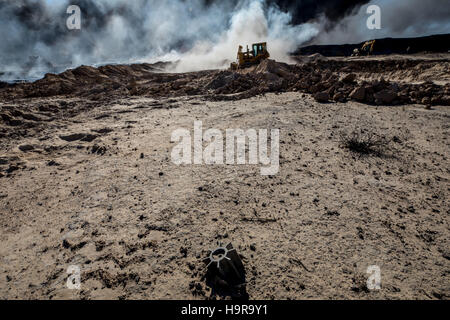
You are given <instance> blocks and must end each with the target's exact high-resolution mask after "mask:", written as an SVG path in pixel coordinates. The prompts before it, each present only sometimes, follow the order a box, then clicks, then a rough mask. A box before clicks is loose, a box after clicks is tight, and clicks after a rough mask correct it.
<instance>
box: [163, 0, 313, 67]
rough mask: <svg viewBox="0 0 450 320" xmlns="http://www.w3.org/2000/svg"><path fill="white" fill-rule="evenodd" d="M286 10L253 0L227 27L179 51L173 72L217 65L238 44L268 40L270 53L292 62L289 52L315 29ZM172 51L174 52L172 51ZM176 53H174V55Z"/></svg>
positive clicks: (222, 64) (233, 56)
mask: <svg viewBox="0 0 450 320" xmlns="http://www.w3.org/2000/svg"><path fill="white" fill-rule="evenodd" d="M290 22H291V16H290V14H289V13H284V12H281V11H280V10H279V9H278V8H276V7H269V8H268V10H266V12H265V10H264V2H263V1H262V0H252V1H249V2H248V3H247V4H246V5H244V6H243V7H241V8H240V9H239V10H238V11H237V12H235V14H233V15H232V18H231V21H230V28H229V29H228V30H226V31H224V32H223V33H221V34H220V36H219V37H218V38H217V39H215V40H214V42H212V41H210V40H202V41H198V42H197V43H196V44H195V45H194V47H193V48H192V49H191V50H189V51H188V52H187V53H184V54H180V55H179V56H178V57H179V61H180V62H179V63H178V64H177V65H176V67H175V68H174V69H173V70H171V71H175V72H187V71H198V70H205V69H218V68H219V69H220V68H226V67H229V64H230V61H235V59H236V55H237V50H238V47H239V45H242V46H243V47H244V48H245V47H246V45H249V46H251V45H252V43H257V42H267V43H268V50H269V52H270V54H271V57H272V58H273V59H275V60H277V61H282V62H291V58H290V56H289V53H291V52H293V51H294V50H295V49H297V48H298V46H299V45H301V44H302V43H304V42H305V41H308V40H310V39H312V38H313V37H315V36H316V35H317V33H318V30H317V29H315V28H314V27H313V26H312V25H310V24H303V25H300V26H293V25H291V24H290ZM172 54H173V53H172ZM175 56H176V55H175Z"/></svg>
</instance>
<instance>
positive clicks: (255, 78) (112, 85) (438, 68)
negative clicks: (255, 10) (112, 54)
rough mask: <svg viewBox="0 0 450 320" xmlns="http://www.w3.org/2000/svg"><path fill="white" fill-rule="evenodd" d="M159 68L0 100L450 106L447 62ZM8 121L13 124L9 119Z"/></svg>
mask: <svg viewBox="0 0 450 320" xmlns="http://www.w3.org/2000/svg"><path fill="white" fill-rule="evenodd" d="M156 70H157V68H156V67H155V66H154V65H150V64H136V65H108V66H102V67H99V68H94V67H88V66H81V67H79V68H76V69H73V70H67V71H65V72H63V73H61V74H59V75H55V74H47V75H46V76H45V77H44V78H43V79H41V80H38V81H36V82H34V83H25V84H17V85H14V86H7V87H4V88H0V97H2V98H3V99H5V100H13V99H17V98H33V97H51V96H61V95H63V96H72V97H74V96H77V97H87V98H89V99H91V100H98V101H102V102H105V101H111V100H114V99H118V98H121V97H127V96H144V97H153V98H155V97H156V98H158V97H178V96H193V95H202V96H204V97H205V98H206V99H209V100H239V99H244V98H249V97H252V96H256V95H261V94H265V93H269V92H289V91H300V92H304V93H310V94H313V95H315V96H316V98H317V100H318V101H321V102H325V101H336V102H345V101H348V100H356V101H359V102H363V103H368V104H375V105H385V104H386V105H398V104H409V103H418V104H424V105H440V104H442V105H449V101H450V98H449V80H450V78H449V76H448V74H449V71H450V62H449V61H448V59H441V60H439V59H434V60H433V59H406V58H403V59H378V60H373V59H359V60H353V59H345V60H338V59H309V60H304V61H303V62H302V63H300V64H297V65H289V64H285V63H279V62H276V61H274V60H265V61H263V62H262V63H261V64H259V65H258V66H254V67H251V68H247V69H244V70H238V71H229V70H225V71H202V72H191V73H182V74H170V73H160V72H155V71H156ZM385 79H389V80H391V81H388V80H385ZM398 79H401V80H402V81H400V80H398ZM392 80H395V81H392ZM421 80H422V81H425V80H426V81H425V82H424V83H420V81H421ZM432 80H436V83H432V82H431V81H432ZM3 120H4V121H5V122H6V123H7V124H12V125H14V124H15V123H16V122H15V121H14V119H13V118H11V117H10V116H9V115H7V114H6V115H5V116H3Z"/></svg>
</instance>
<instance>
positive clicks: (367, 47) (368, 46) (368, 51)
mask: <svg viewBox="0 0 450 320" xmlns="http://www.w3.org/2000/svg"><path fill="white" fill-rule="evenodd" d="M375 43H376V40H371V41H366V42H365V43H364V44H363V46H362V47H361V49H355V50H353V54H352V57H358V56H363V55H367V56H370V55H372V54H373V50H374V48H375Z"/></svg>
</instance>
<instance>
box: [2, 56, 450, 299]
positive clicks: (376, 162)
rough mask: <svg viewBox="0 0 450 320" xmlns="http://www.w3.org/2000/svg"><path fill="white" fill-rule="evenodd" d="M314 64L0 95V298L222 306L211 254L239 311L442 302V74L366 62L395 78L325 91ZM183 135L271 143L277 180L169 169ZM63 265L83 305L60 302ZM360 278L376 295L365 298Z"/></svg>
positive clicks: (449, 113)
mask: <svg viewBox="0 0 450 320" xmlns="http://www.w3.org/2000/svg"><path fill="white" fill-rule="evenodd" d="M310 59H311V60H312V61H306V62H304V63H303V64H302V63H299V64H297V65H295V66H294V65H278V64H276V63H275V62H270V63H268V64H266V65H265V66H260V67H259V70H256V71H255V70H253V71H248V72H240V73H236V74H233V73H229V72H220V71H205V72H200V73H190V74H174V75H170V74H164V73H158V72H156V71H155V70H154V69H152V68H154V67H150V66H145V69H146V70H143V69H141V68H142V66H133V67H122V68H124V69H127V70H128V71H127V72H128V73H125V74H123V75H122V77H123V78H124V79H126V80H124V81H122V82H121V81H120V79H121V76H120V75H117V74H115V75H114V76H111V75H109V76H108V75H105V74H106V73H105V72H103V73H102V74H99V73H98V69H94V68H92V69H91V68H88V67H84V69H81V71H83V70H84V71H83V72H87V71H89V72H88V73H89V74H90V75H85V76H84V78H83V77H82V78H81V80H82V81H81V80H80V78H77V77H76V76H73V74H77V72H78V74H80V72H81V71H80V70H78V71H76V70H75V71H70V72H71V73H72V75H70V77H72V76H73V78H72V79H71V80H67V79H69V78H70V77H69V75H68V74H67V73H66V75H63V76H56V75H49V76H47V77H46V79H47V80H48V79H50V78H52V80H51V81H50V82H48V83H46V84H41V85H39V82H38V84H36V83H34V84H18V85H15V86H11V85H4V86H3V88H2V89H0V96H1V97H2V100H1V102H0V114H1V118H0V145H1V151H0V185H1V188H0V230H1V232H0V241H1V245H0V259H1V269H0V298H1V299H209V298H223V297H216V296H214V295H213V294H212V291H211V288H209V287H208V286H206V284H205V281H204V276H205V266H204V263H203V261H202V259H203V258H205V257H206V255H207V254H208V250H209V249H211V248H213V247H214V246H215V244H216V243H217V241H221V242H223V243H227V242H232V243H233V245H234V246H235V247H236V248H237V250H238V252H239V254H240V255H241V258H242V260H243V263H244V266H245V269H246V277H247V285H246V290H247V293H248V295H249V298H250V299H448V298H449V297H450V278H449V276H450V263H449V259H450V250H449V248H450V233H449V222H450V221H449V213H450V207H449V201H448V198H449V190H450V189H449V188H450V184H449V179H450V174H449V169H450V168H449V157H450V154H449V141H448V138H449V128H450V122H449V117H450V110H449V108H448V104H447V102H448V100H447V99H448V93H449V91H448V88H449V85H448V78H447V77H448V72H447V73H446V72H445V70H448V67H449V62H448V58H447V57H444V58H442V57H440V58H439V59H438V60H436V59H437V58H436V57H432V58H423V57H421V58H415V59H407V58H404V57H401V60H400V61H401V63H400V62H398V60H395V59H391V60H389V59H388V60H387V61H385V62H383V60H377V61H375V62H373V61H372V62H373V63H377V64H381V65H383V64H384V63H385V64H386V66H387V65H392V68H394V69H395V68H397V64H399V63H400V65H399V69H396V70H390V69H388V68H387V67H386V68H385V69H384V70H385V73H384V74H380V75H377V74H374V73H373V72H372V71H370V70H369V69H367V68H372V67H370V66H371V64H370V59H368V61H366V60H364V59H359V60H356V62H355V61H353V60H351V59H349V60H348V61H344V60H342V61H340V60H333V61H332V62H329V68H328V69H329V71H330V72H329V73H327V74H325V73H323V72H320V70H319V69H320V68H326V62H327V61H328V60H323V59H322V60H320V61H317V57H311V58H310ZM399 59H400V58H399ZM416 60H417V61H416ZM358 61H359V62H358ZM393 61H394V62H393ZM430 61H431V62H430ZM404 64H405V65H409V64H411V66H412V67H411V69H410V70H405V69H404V68H403V65H404ZM419 64H420V67H419V68H417V65H419ZM364 66H367V67H364ZM104 68H108V67H104ZM110 68H115V69H117V68H119V67H110ZM129 68H131V69H139V70H138V72H139V75H136V74H135V73H134V72H135V71H129V70H130V69H129ZM358 68H359V69H358ZM364 68H366V69H364ZM414 68H416V69H414ZM446 68H447V69H446ZM119 69H120V68H119ZM91 72H92V73H93V74H91ZM121 72H123V69H122V71H121ZM130 72H133V75H132V76H129V74H130ZM408 72H409V73H408ZM415 72H416V73H418V75H417V74H416V75H414V74H415ZM402 73H403V76H402ZM405 73H408V74H409V75H410V76H411V79H410V80H408V78H407V76H406V74H405ZM319 75H320V77H319ZM61 77H63V78H64V79H63V80H61V79H59V78H61ZM99 77H101V78H102V79H100V78H99ZM421 77H422V78H421ZM381 78H383V79H381ZM130 79H131V80H130ZM183 79H184V80H183ZM186 79H187V80H186ZM413 80H414V81H413ZM42 81H45V80H41V82H42ZM48 81H49V80H48ZM305 81H310V86H305V85H303V86H302V84H304V83H305ZM75 82H76V86H75V85H74V83H75ZM252 83H258V85H259V86H258V89H257V90H255V89H254V86H252ZM329 84H331V86H329V87H328V85H329ZM312 87H314V88H313V89H311V88H312ZM36 88H40V89H42V91H40V93H39V94H38V93H37V91H36V90H37V89H36ZM236 88H237V89H236ZM360 88H363V90H364V95H362V94H361V90H362V89H360ZM355 89H360V91H359V92H358V93H355V92H354V91H355ZM164 90H165V91H164ZM380 92H381V93H380ZM30 93H33V94H30ZM318 93H323V94H321V97H318V96H317V94H318ZM352 93H353V94H352ZM325 94H327V96H326V97H325ZM338 94H340V95H338ZM324 97H325V98H326V99H321V98H324ZM435 97H438V99H433V98H435ZM318 98H319V99H318ZM384 99H387V100H389V101H387V100H384ZM317 100H319V101H317ZM358 100H359V101H358ZM325 101H328V102H325ZM194 121H202V122H203V127H204V128H205V129H208V128H215V129H220V130H226V129H228V128H241V129H249V128H257V129H258V128H266V129H272V128H277V129H280V171H279V173H278V174H277V175H275V176H261V175H260V166H255V165H182V166H177V165H175V164H173V163H172V161H171V151H172V148H173V147H174V145H175V144H174V143H171V133H172V131H174V130H176V129H178V128H186V129H188V130H193V125H194ZM355 128H360V129H361V128H362V129H363V130H373V131H374V132H377V133H378V134H380V135H383V136H385V137H386V141H387V142H386V149H385V150H384V151H385V152H383V153H382V154H366V155H361V154H358V153H357V152H354V151H352V150H349V149H348V148H345V145H343V139H342V137H343V136H345V135H346V134H348V133H349V132H352V130H354V129H355ZM71 265H77V266H79V267H80V269H81V289H80V290H69V289H68V288H67V287H66V281H67V278H68V276H69V275H68V274H67V269H68V267H69V266H71ZM370 265H377V266H379V267H380V270H381V290H374V291H373V290H368V288H367V285H366V280H367V277H368V275H367V274H366V270H367V267H368V266H370Z"/></svg>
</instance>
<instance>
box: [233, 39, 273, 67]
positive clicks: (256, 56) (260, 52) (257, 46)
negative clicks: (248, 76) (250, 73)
mask: <svg viewBox="0 0 450 320" xmlns="http://www.w3.org/2000/svg"><path fill="white" fill-rule="evenodd" d="M242 50H243V47H242V46H239V50H238V54H237V61H236V62H233V63H232V64H231V70H238V69H244V68H247V67H250V66H254V65H257V64H259V63H260V62H261V61H262V60H264V59H268V58H269V57H270V54H269V51H267V43H266V42H261V43H254V44H252V50H250V49H249V48H248V46H247V51H246V52H244V51H242Z"/></svg>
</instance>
